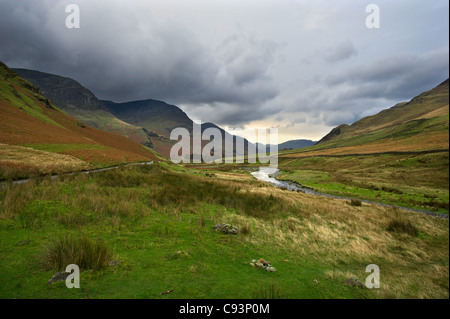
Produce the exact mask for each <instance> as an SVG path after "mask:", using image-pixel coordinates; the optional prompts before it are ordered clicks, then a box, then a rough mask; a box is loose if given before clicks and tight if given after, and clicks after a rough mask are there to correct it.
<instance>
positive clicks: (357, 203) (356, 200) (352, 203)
mask: <svg viewBox="0 0 450 319" xmlns="http://www.w3.org/2000/svg"><path fill="white" fill-rule="evenodd" d="M350 205H352V206H362V203H361V201H360V200H359V199H355V198H352V199H351V200H350Z"/></svg>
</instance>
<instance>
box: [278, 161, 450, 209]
mask: <svg viewBox="0 0 450 319" xmlns="http://www.w3.org/2000/svg"><path fill="white" fill-rule="evenodd" d="M448 160H449V157H448V153H442V154H424V155H380V156H346V157H339V158H327V157H312V158H304V159H296V160H292V159H289V160H286V159H282V160H281V161H280V168H281V170H282V172H283V173H284V174H282V175H279V176H277V178H278V179H280V180H292V181H295V182H297V183H299V184H301V185H303V186H306V187H310V188H313V189H315V190H316V191H318V192H322V193H327V194H332V195H337V196H343V197H350V198H353V197H356V198H359V199H366V200H370V201H376V202H382V203H386V204H394V205H400V206H405V207H411V208H417V209H426V210H435V211H438V212H441V213H447V214H448V202H449V193H448V176H449V170H448Z"/></svg>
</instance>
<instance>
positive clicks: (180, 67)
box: [0, 0, 449, 138]
mask: <svg viewBox="0 0 450 319" xmlns="http://www.w3.org/2000/svg"><path fill="white" fill-rule="evenodd" d="M73 2H76V3H77V4H79V6H80V9H81V29H78V30H68V29H66V28H65V26H64V22H65V18H66V13H65V10H64V9H65V6H66V5H67V4H69V3H73ZM379 5H380V7H381V8H382V15H383V16H382V27H381V29H379V30H368V29H367V28H366V27H365V25H364V20H365V18H366V16H367V13H366V12H365V5H364V4H360V3H356V2H355V1H352V0H342V1H339V3H336V2H332V1H308V0H299V1H291V0H277V1H256V0H255V1H239V0H217V1H214V4H213V3H212V1H203V0H190V1H184V0H172V1H156V0H155V1H151V0H133V1H128V2H127V1H122V0H108V1H89V0H77V1H71V0H61V1H57V0H21V1H17V0H0V60H2V61H3V62H5V63H6V64H8V65H9V66H11V67H20V68H30V69H35V70H39V71H43V72H50V73H55V74H58V75H63V76H68V77H71V78H74V79H75V80H77V81H79V82H80V83H81V84H83V85H84V86H86V87H88V88H89V89H90V90H92V91H93V92H94V93H95V94H96V95H97V96H98V97H99V98H103V99H109V100H115V101H117V102H123V101H129V100H139V99H146V98H154V99H160V100H164V101H166V102H168V103H172V104H177V105H179V106H181V107H182V108H183V110H184V111H185V112H186V113H188V115H189V116H190V117H192V118H198V119H202V120H203V121H213V122H216V123H217V124H222V125H239V126H242V125H244V124H246V123H249V122H251V121H256V120H267V119H268V118H271V119H274V122H277V123H274V125H278V124H280V127H283V125H284V126H289V125H290V126H289V127H290V129H291V131H293V130H294V127H299V126H301V127H307V126H308V125H315V126H316V127H318V126H322V128H323V127H325V126H329V127H330V128H331V126H334V125H338V124H341V123H342V122H347V123H350V122H351V121H354V120H356V119H358V118H359V117H361V116H365V115H368V114H369V113H370V112H372V113H376V112H377V111H379V110H381V109H383V108H386V107H389V106H392V105H394V104H395V103H397V102H400V101H404V100H408V99H410V98H412V97H414V96H415V95H417V94H419V93H421V92H423V91H425V90H428V89H431V88H432V87H433V86H435V85H437V84H439V83H440V82H441V81H443V80H445V79H446V78H447V77H448V67H449V62H448V54H449V52H448V51H449V49H448V2H446V1H442V0H430V1H427V2H424V1H421V0H398V1H386V0H380V2H379ZM439 48H441V49H439ZM323 131H326V128H324V129H323ZM280 133H281V134H282V132H280ZM299 134H301V132H299ZM299 138H301V136H299ZM317 138H320V136H317Z"/></svg>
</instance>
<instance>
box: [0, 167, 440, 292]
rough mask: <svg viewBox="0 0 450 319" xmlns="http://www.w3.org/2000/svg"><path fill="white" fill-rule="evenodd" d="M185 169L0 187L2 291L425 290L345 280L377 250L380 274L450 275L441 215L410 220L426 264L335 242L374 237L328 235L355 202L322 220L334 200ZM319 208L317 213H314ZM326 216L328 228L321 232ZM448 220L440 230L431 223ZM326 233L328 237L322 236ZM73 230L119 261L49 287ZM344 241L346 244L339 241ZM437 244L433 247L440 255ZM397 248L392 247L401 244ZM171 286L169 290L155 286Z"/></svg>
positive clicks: (391, 241) (133, 170)
mask: <svg viewBox="0 0 450 319" xmlns="http://www.w3.org/2000/svg"><path fill="white" fill-rule="evenodd" d="M183 170H185V169H184V168H180V167H179V166H172V165H168V164H166V163H164V164H162V165H152V166H142V167H140V166H136V167H129V168H121V169H117V170H114V171H106V172H101V173H97V174H93V175H76V176H67V177H63V178H61V179H59V180H57V181H50V180H48V179H44V180H42V181H33V182H30V183H29V184H24V185H15V186H12V185H10V186H6V187H3V188H0V203H1V206H0V212H1V213H0V283H1V285H0V298H155V299H158V298H161V299H171V298H189V299H195V298H252V299H253V298H380V297H389V296H390V297H399V296H404V297H414V296H417V295H420V293H421V292H420V291H419V292H415V291H407V292H404V291H402V290H401V289H400V290H396V289H394V290H392V291H385V292H383V293H380V292H379V291H375V290H361V289H355V288H352V287H348V286H345V285H344V284H343V283H344V282H345V279H347V277H348V276H356V277H358V278H360V279H361V280H363V279H364V278H365V276H366V275H367V274H365V267H366V265H367V264H369V263H372V262H373V260H374V259H376V260H378V261H377V262H378V263H381V264H382V266H383V268H382V269H383V271H384V273H383V274H384V276H385V277H384V278H386V281H387V280H388V279H387V278H390V275H389V274H392V276H394V275H395V274H397V273H398V272H401V271H407V273H405V274H404V277H403V278H404V280H407V281H408V282H412V283H414V284H415V285H418V287H420V285H422V283H421V281H420V280H419V281H417V280H416V278H417V276H415V275H414V273H413V272H414V271H415V270H414V271H413V270H410V269H423V271H429V267H434V265H435V264H436V265H438V266H436V267H440V268H439V269H441V268H442V267H444V269H447V277H446V275H445V272H444V274H443V275H439V276H440V277H439V278H438V279H436V280H435V281H432V283H433V284H434V283H438V284H439V285H442V284H443V283H442V282H445V280H447V281H448V223H447V225H446V226H445V224H444V223H443V222H440V221H435V220H429V222H432V224H433V227H431V228H430V230H428V228H426V227H425V226H424V225H422V222H418V221H414V224H415V225H417V227H418V229H419V231H420V233H421V236H420V237H418V238H415V239H414V240H416V241H419V242H418V243H417V245H419V246H420V245H421V246H423V247H425V248H420V249H427V250H428V252H427V254H428V257H427V258H428V264H423V265H422V264H420V262H421V260H419V261H417V260H416V261H414V260H415V259H414V258H412V257H411V256H409V255H407V256H405V257H402V258H403V259H402V262H401V263H399V262H398V261H397V260H393V261H390V260H389V259H388V258H387V257H385V258H384V259H380V257H375V256H376V255H377V253H375V254H374V255H372V254H373V253H370V252H369V253H368V254H369V255H367V256H365V255H364V254H365V253H364V254H362V255H359V253H358V252H357V251H355V254H353V255H347V254H346V253H340V252H339V249H342V248H345V247H347V246H348V245H351V244H352V243H353V241H354V240H356V241H355V242H359V241H360V240H363V239H361V238H363V237H364V238H366V240H368V239H367V237H365V236H370V235H369V234H366V233H365V232H364V229H365V228H364V227H366V226H364V225H361V226H360V227H362V228H363V229H361V230H360V231H357V232H354V233H353V232H352V233H350V234H349V236H348V237H347V235H343V236H342V237H339V239H338V240H337V242H334V241H329V239H327V238H328V237H327V236H328V233H329V234H332V233H333V232H335V231H338V230H342V229H351V228H352V227H353V226H345V225H343V224H341V223H342V222H343V221H344V220H345V221H346V222H347V221H349V220H351V219H352V218H350V216H349V215H348V214H349V211H348V209H350V208H347V207H350V206H348V205H343V208H342V209H343V211H342V213H343V214H345V218H344V219H343V220H342V221H339V219H322V217H320V216H324V214H327V212H329V211H334V213H336V210H335V209H327V208H323V211H322V212H321V213H320V212H319V211H317V209H318V208H314V205H315V204H313V203H315V202H311V203H310V204H309V203H308V202H305V201H304V200H301V201H299V202H296V201H292V200H286V199H285V200H281V197H280V196H288V195H289V196H294V195H295V196H298V195H299V194H292V195H291V193H290V192H282V191H279V193H274V194H273V195H271V194H270V193H268V194H266V193H258V192H257V191H258V190H259V189H261V191H265V189H266V188H265V184H261V183H259V182H257V181H246V182H230V181H227V180H219V179H216V178H209V177H206V176H204V175H201V174H199V172H197V171H195V170H192V169H190V170H189V171H183ZM201 173H203V172H201ZM250 189H253V191H250ZM309 200H310V199H308V201H309ZM305 205H306V206H305ZM311 205H312V206H311ZM355 209H361V208H359V207H358V208H355ZM315 210H316V211H317V213H318V214H319V215H317V216H316V215H315V214H316V213H314V212H315ZM355 214H356V211H355ZM334 216H336V215H334ZM407 219H409V218H407ZM375 220H376V222H377V223H380V225H379V226H376V225H375V224H373V225H372V224H370V222H368V223H369V224H367V225H369V226H370V225H371V226H370V227H379V228H377V229H378V231H377V232H376V234H377V235H376V236H379V234H380V233H383V231H384V230H383V229H385V228H386V225H385V224H384V222H382V221H381V222H380V220H382V219H380V218H376V219H375ZM220 222H225V223H230V224H233V225H237V226H238V227H239V228H241V229H245V228H246V227H247V231H245V232H243V233H241V234H239V235H236V236H232V235H224V234H220V233H216V232H214V231H213V226H214V225H215V224H217V223H220ZM311 225H316V226H317V227H318V228H317V231H314V228H309V227H311ZM349 225H350V224H349ZM316 226H314V227H316ZM323 227H326V228H327V229H328V230H327V231H326V232H325V233H323V232H324V228H323ZM347 227H350V228H347ZM427 227H428V226H427ZM445 227H447V238H445V236H444V237H442V236H443V235H439V233H435V232H436V231H437V230H438V229H441V228H442V229H443V230H445ZM249 229H250V231H248V230H249ZM385 232H386V234H387V232H388V231H387V230H385ZM321 233H323V236H325V237H323V238H322V239H321V237H320V236H319V234H321ZM80 234H82V235H81V238H83V240H85V241H86V242H88V243H89V244H86V243H85V242H82V243H81V244H77V241H76V240H75V244H74V246H77V245H80V246H89V245H93V243H103V244H102V245H104V246H102V247H103V249H104V250H107V251H108V252H110V253H111V255H110V259H113V260H120V263H119V264H118V265H117V266H113V267H106V268H104V269H102V270H93V269H90V268H94V269H95V268H97V267H84V268H85V269H86V270H84V271H82V273H81V281H80V285H81V289H67V288H66V287H65V284H64V282H60V283H55V284H52V285H50V286H47V280H48V279H49V278H50V277H51V276H52V275H53V274H54V273H55V272H56V271H58V269H60V268H62V267H63V264H55V265H54V266H50V267H43V266H42V260H43V258H44V260H45V259H46V258H45V257H46V256H48V252H49V247H50V248H52V247H53V249H55V247H56V248H57V249H56V250H57V251H64V249H60V248H58V247H70V246H71V244H70V243H67V242H65V241H70V239H73V238H80ZM394 235H395V236H397V235H396V234H394ZM298 236H305V237H304V238H305V240H306V241H305V242H303V243H302V244H300V243H298V244H296V240H297V238H298ZM317 236H319V237H317ZM361 236H362V237H361ZM398 236H400V237H398V239H396V238H395V237H392V236H388V237H386V238H388V242H387V243H386V245H383V246H386V247H387V248H389V249H397V251H399V252H400V253H405V254H408V253H409V251H410V249H412V250H411V251H415V254H419V252H420V250H419V251H416V249H418V248H413V246H411V247H410V248H407V247H408V246H407V245H415V243H413V242H411V241H408V240H405V239H404V238H402V237H401V234H400V235H398ZM346 238H347V239H346ZM352 238H353V239H352ZM55 239H56V240H55ZM347 240H348V242H347V244H342V243H345V242H346V241H347ZM61 242H63V244H62V245H60V243H61ZM363 243H364V240H363V241H362V242H360V244H359V245H360V246H364V244H363ZM335 244H336V245H337V246H335ZM430 245H433V247H434V248H431V246H430ZM400 246H401V247H400ZM419 246H418V247H419ZM429 246H430V247H429ZM333 247H336V248H337V249H336V250H335V249H334V248H333ZM338 247H340V248H338ZM390 247H393V248H390ZM395 247H397V248H395ZM305 249H306V250H305ZM75 250H78V249H75ZM437 251H439V252H440V253H439V254H437V255H436V256H435V252H437ZM445 251H447V253H445ZM445 254H447V255H445ZM382 255H383V256H384V255H386V254H384V253H383V254H382ZM370 256H372V257H370ZM393 256H394V257H393V258H397V257H395V256H397V254H393ZM439 256H441V257H439ZM259 258H265V259H267V260H269V261H270V262H271V263H272V265H273V266H274V267H276V269H277V272H274V273H270V272H265V271H263V270H259V269H255V268H253V267H251V266H250V265H249V263H250V262H251V260H252V259H259ZM413 265H414V267H412V266H413ZM430 265H431V266H430ZM445 267H446V268H445ZM48 268H51V269H48ZM98 268H102V267H98ZM392 278H394V277H392ZM443 285H445V284H443ZM391 286H395V283H391ZM400 286H401V285H400ZM170 289H173V292H172V293H170V294H167V295H161V293H162V292H165V291H168V290H170ZM426 291H428V290H426ZM444 291H445V289H444ZM427 296H429V297H430V296H440V297H445V293H444V295H443V294H442V292H440V291H437V290H435V291H434V292H427ZM447 297H448V284H447Z"/></svg>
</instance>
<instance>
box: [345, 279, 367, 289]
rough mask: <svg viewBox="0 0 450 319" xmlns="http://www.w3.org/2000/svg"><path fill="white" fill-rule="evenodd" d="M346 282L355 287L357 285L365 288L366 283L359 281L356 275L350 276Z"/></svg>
mask: <svg viewBox="0 0 450 319" xmlns="http://www.w3.org/2000/svg"><path fill="white" fill-rule="evenodd" d="M345 284H346V285H348V286H350V287H355V286H356V287H358V288H364V284H363V283H362V282H361V281H359V280H358V279H357V278H355V277H351V278H348V279H347V280H346V281H345Z"/></svg>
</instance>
